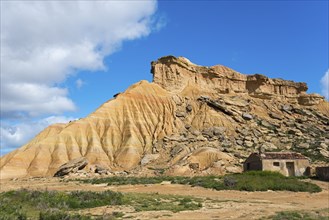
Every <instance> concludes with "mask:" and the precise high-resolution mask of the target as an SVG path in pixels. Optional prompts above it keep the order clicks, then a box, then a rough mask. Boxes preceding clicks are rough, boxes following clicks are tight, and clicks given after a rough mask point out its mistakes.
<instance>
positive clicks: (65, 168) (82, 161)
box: [54, 157, 88, 177]
mask: <svg viewBox="0 0 329 220" xmlns="http://www.w3.org/2000/svg"><path fill="white" fill-rule="evenodd" d="M87 164H88V160H87V159H86V158H85V157H79V158H76V159H73V160H70V161H69V162H67V163H65V164H63V165H62V166H60V167H59V168H58V170H57V172H56V173H55V174H54V176H55V177H61V176H65V175H68V174H70V173H76V172H77V171H78V170H82V169H83V168H85V166H87Z"/></svg>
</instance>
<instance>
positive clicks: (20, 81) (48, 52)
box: [0, 1, 162, 117]
mask: <svg viewBox="0 0 329 220" xmlns="http://www.w3.org/2000/svg"><path fill="white" fill-rule="evenodd" d="M156 7H157V4H156V2H155V1H4V2H1V21H2V22H1V64H2V65H1V103H0V104H1V114H2V116H8V117H9V116H11V117H15V116H17V115H22V114H23V115H24V114H25V115H27V116H36V115H42V114H52V113H56V114H57V113H61V112H64V111H73V110H75V108H76V107H75V105H74V102H73V101H72V100H70V98H69V97H68V95H69V94H68V91H67V89H66V88H62V87H59V86H58V85H59V84H60V83H61V82H64V81H65V80H66V79H67V78H68V77H69V76H70V75H72V74H76V71H77V70H91V71H93V70H102V69H106V67H105V66H104V63H103V59H104V57H105V56H107V55H109V54H111V53H113V52H115V51H116V50H118V49H119V48H120V46H121V44H122V42H123V41H125V40H133V39H137V38H140V37H143V36H147V35H148V34H149V33H150V31H151V30H153V28H152V26H156V25H157V24H156V23H154V19H153V18H152V16H153V14H154V13H155V11H156ZM161 22H162V21H161ZM78 85H80V86H82V83H79V84H78V83H77V86H78Z"/></svg>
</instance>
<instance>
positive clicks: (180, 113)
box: [176, 112, 186, 118]
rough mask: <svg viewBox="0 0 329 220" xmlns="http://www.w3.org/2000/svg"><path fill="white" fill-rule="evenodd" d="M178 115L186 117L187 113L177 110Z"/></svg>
mask: <svg viewBox="0 0 329 220" xmlns="http://www.w3.org/2000/svg"><path fill="white" fill-rule="evenodd" d="M176 117H179V118H185V117H186V113H185V112H176Z"/></svg>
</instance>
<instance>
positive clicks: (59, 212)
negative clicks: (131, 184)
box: [0, 189, 202, 220]
mask: <svg viewBox="0 0 329 220" xmlns="http://www.w3.org/2000/svg"><path fill="white" fill-rule="evenodd" d="M201 202H202V201H201V199H196V198H193V197H186V196H170V195H159V194H139V193H125V194H124V193H119V192H113V191H109V190H108V191H104V192H91V191H74V192H59V191H31V190H26V189H23V190H18V191H9V192H4V193H1V194H0V209H1V216H0V219H1V220H7V219H8V220H9V219H22V220H23V219H28V218H29V219H30V218H32V219H42V220H48V219H50V220H52V219H65V220H66V219H83V220H87V219H95V218H96V219H97V216H96V217H95V216H83V215H79V214H76V213H75V211H76V210H80V209H85V208H92V207H100V206H108V205H116V206H118V205H129V206H132V207H134V209H135V210H136V211H137V212H139V211H150V210H155V211H156V210H169V211H172V212H179V211H183V210H195V209H199V208H201V207H202V204H201ZM122 216H123V213H121V212H113V213H112V215H111V218H110V219H116V218H120V217H122Z"/></svg>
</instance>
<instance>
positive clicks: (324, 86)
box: [320, 69, 329, 100]
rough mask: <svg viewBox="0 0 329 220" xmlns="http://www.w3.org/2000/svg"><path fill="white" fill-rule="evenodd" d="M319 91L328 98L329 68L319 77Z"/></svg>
mask: <svg viewBox="0 0 329 220" xmlns="http://www.w3.org/2000/svg"><path fill="white" fill-rule="evenodd" d="M320 82H321V93H322V95H323V96H324V97H326V99H327V100H329V69H328V70H327V72H326V73H325V74H324V75H323V77H322V78H321V81H320Z"/></svg>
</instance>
